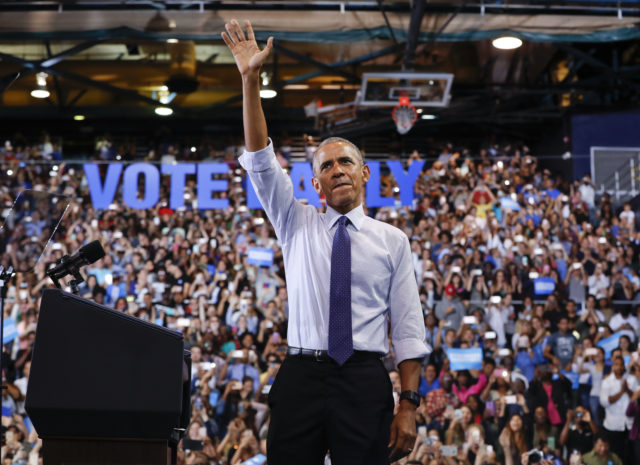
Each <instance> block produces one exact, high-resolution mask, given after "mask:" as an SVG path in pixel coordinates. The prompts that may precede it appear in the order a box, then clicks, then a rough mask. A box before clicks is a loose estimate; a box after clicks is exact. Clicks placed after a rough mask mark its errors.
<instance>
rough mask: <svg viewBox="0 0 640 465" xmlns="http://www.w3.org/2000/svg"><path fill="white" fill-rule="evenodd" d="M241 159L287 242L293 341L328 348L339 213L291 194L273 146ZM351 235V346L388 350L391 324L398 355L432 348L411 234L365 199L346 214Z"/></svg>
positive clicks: (403, 356) (419, 353)
mask: <svg viewBox="0 0 640 465" xmlns="http://www.w3.org/2000/svg"><path fill="white" fill-rule="evenodd" d="M239 161H240V164H241V165H242V167H243V168H244V169H246V170H247V172H248V173H249V177H250V178H251V182H252V183H253V186H254V188H255V191H256V193H257V195H258V198H259V199H260V202H261V203H262V206H263V207H264V209H265V211H266V213H267V216H268V217H269V219H270V220H271V223H272V224H273V227H274V228H275V231H276V235H277V236H278V239H279V240H280V242H281V243H282V250H283V256H284V264H285V273H286V277H287V293H288V295H289V328H288V335H287V340H288V343H289V345H290V346H292V347H302V348H305V349H320V350H326V349H327V347H328V337H329V335H328V331H329V285H330V276H331V249H332V245H333V235H334V234H335V231H336V224H337V220H338V218H339V217H340V216H341V215H340V213H338V212H337V211H335V210H333V209H332V208H331V207H327V211H326V213H319V212H318V211H317V210H316V208H315V207H313V206H311V205H303V204H302V203H300V202H298V201H297V200H295V198H294V196H293V185H292V183H291V180H290V178H289V176H288V175H287V174H285V173H284V172H283V170H282V168H280V166H279V165H278V163H277V160H276V157H275V154H274V152H273V145H272V143H271V141H269V145H268V146H267V147H266V148H264V149H262V150H260V151H257V152H245V153H244V154H243V155H242V156H241V157H240V158H239ZM346 216H347V217H348V218H349V220H350V223H349V225H348V226H347V229H348V232H349V237H350V239H351V320H352V328H353V348H354V349H355V350H366V351H371V352H380V353H385V354H386V353H387V352H388V351H389V344H388V323H387V318H390V320H391V335H392V339H393V347H394V351H395V355H396V362H397V363H400V362H402V361H403V360H406V359H411V358H421V357H424V356H425V355H426V354H428V353H429V352H430V349H429V348H428V347H427V345H426V343H425V330H424V322H423V317H422V307H421V304H420V298H419V296H418V287H417V284H416V277H415V274H414V270H413V263H412V260H411V249H410V246H409V238H408V237H407V236H406V234H405V233H403V232H402V231H401V230H400V229H398V228H395V227H393V226H391V225H389V224H387V223H383V222H380V221H377V220H374V219H373V218H370V217H368V216H366V215H365V214H364V211H363V208H362V205H360V206H358V207H356V208H354V209H353V210H351V211H350V212H348V213H347V214H346Z"/></svg>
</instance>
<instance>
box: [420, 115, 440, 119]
mask: <svg viewBox="0 0 640 465" xmlns="http://www.w3.org/2000/svg"><path fill="white" fill-rule="evenodd" d="M421 118H422V119H436V118H437V116H436V115H422V116H421Z"/></svg>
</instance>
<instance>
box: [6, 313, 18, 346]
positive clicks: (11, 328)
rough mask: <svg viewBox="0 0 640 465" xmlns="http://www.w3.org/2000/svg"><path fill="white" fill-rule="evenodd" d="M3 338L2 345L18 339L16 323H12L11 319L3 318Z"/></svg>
mask: <svg viewBox="0 0 640 465" xmlns="http://www.w3.org/2000/svg"><path fill="white" fill-rule="evenodd" d="M3 330H4V337H3V338H2V345H5V344H8V343H9V342H11V341H13V340H14V339H15V338H17V337H18V327H17V326H16V322H15V321H13V318H11V317H9V318H5V319H4V327H3Z"/></svg>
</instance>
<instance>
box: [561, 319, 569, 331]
mask: <svg viewBox="0 0 640 465" xmlns="http://www.w3.org/2000/svg"><path fill="white" fill-rule="evenodd" d="M567 329H569V322H568V321H567V319H566V318H561V319H560V321H558V330H559V331H560V332H561V333H562V334H564V333H566V332H567Z"/></svg>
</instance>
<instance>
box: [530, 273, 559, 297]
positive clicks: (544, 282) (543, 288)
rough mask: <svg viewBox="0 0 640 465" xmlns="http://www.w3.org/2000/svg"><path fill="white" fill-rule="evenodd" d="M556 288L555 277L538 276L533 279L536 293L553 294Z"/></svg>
mask: <svg viewBox="0 0 640 465" xmlns="http://www.w3.org/2000/svg"><path fill="white" fill-rule="evenodd" d="M555 290H556V282H555V281H554V279H553V278H547V277H544V278H536V279H534V280H533V292H534V293H535V294H536V295H549V294H553V291H555Z"/></svg>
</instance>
